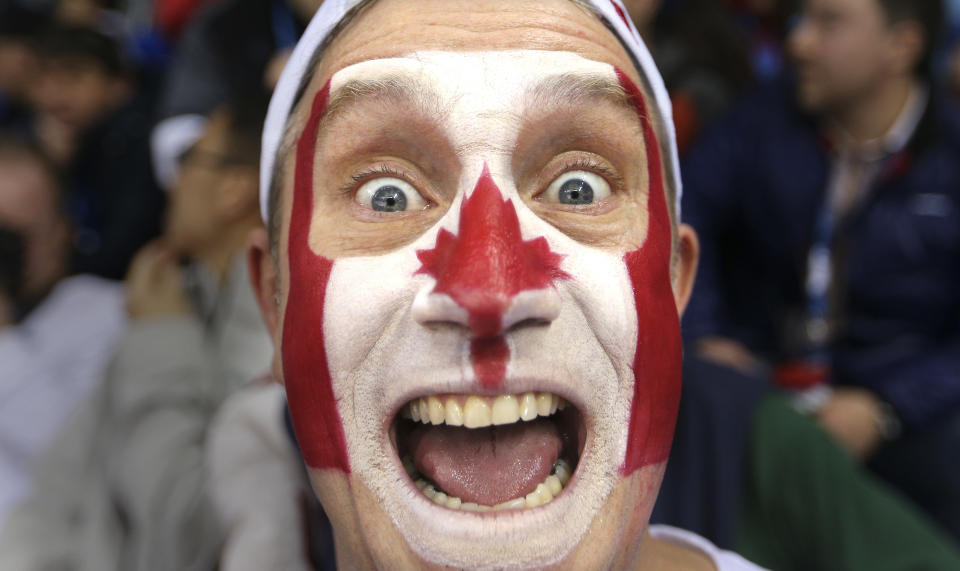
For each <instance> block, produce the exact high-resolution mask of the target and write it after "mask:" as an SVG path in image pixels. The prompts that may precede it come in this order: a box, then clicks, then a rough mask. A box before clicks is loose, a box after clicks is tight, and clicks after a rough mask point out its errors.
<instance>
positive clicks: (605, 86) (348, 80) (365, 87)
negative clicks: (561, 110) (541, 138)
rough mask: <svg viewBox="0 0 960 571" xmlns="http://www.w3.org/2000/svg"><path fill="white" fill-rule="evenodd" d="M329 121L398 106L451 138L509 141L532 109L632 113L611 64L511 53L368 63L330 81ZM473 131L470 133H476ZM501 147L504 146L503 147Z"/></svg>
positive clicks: (418, 56) (446, 54)
mask: <svg viewBox="0 0 960 571" xmlns="http://www.w3.org/2000/svg"><path fill="white" fill-rule="evenodd" d="M330 93H331V99H330V104H329V106H328V109H327V112H326V113H327V116H328V118H329V117H331V116H335V115H337V114H338V113H339V112H340V111H341V110H342V109H343V108H344V107H349V105H350V104H351V103H356V102H357V100H363V99H365V98H366V99H376V100H381V101H385V102H389V100H399V101H402V102H405V103H409V102H410V100H415V104H416V105H417V106H418V107H420V108H421V109H429V110H430V111H432V112H433V113H435V114H436V115H437V116H438V117H439V118H442V120H444V122H448V123H457V125H456V129H455V131H454V132H452V133H450V135H451V138H452V139H460V140H461V141H460V142H465V140H466V139H470V138H474V137H476V136H478V135H480V134H481V133H480V132H479V131H482V136H483V137H487V138H489V137H496V138H509V137H510V135H511V133H512V132H513V131H514V130H515V125H513V123H515V121H512V120H513V119H517V118H519V117H520V116H522V115H524V114H525V113H526V112H527V111H528V110H529V109H528V108H529V107H538V106H543V105H550V104H551V102H553V103H555V102H558V101H562V102H564V103H566V104H584V105H595V104H597V103H598V102H599V101H600V100H601V99H607V100H610V101H613V102H615V103H620V104H622V105H623V106H624V107H627V106H628V102H627V98H626V95H625V94H624V92H623V89H622V88H621V86H620V84H619V81H618V79H617V75H616V69H615V68H614V67H613V66H612V65H610V64H605V63H601V62H597V61H593V60H589V59H586V58H583V57H581V56H579V55H576V54H572V53H569V52H551V51H537V50H510V51H491V52H418V53H414V54H410V55H407V56H405V57H399V58H387V59H379V60H368V61H364V62H361V63H358V64H354V65H351V66H349V67H347V68H344V69H342V70H340V71H338V72H337V73H335V74H334V75H333V77H332V78H331V80H330ZM471 127H473V128H471ZM501 142H504V141H501Z"/></svg>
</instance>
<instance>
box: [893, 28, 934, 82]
mask: <svg viewBox="0 0 960 571" xmlns="http://www.w3.org/2000/svg"><path fill="white" fill-rule="evenodd" d="M891 33H892V38H893V64H894V66H895V67H896V70H897V71H899V72H900V73H903V74H911V73H913V70H914V69H915V68H916V67H917V64H918V63H919V62H920V58H921V57H923V51H924V49H925V48H926V45H927V38H926V35H925V34H924V33H923V28H922V27H921V26H920V24H919V23H918V22H916V21H914V20H905V21H903V22H897V23H895V24H893V26H892V29H891Z"/></svg>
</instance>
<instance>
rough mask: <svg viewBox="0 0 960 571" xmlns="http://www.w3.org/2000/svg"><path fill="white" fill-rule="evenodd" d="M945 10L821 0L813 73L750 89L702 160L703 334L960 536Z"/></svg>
mask: <svg viewBox="0 0 960 571" xmlns="http://www.w3.org/2000/svg"><path fill="white" fill-rule="evenodd" d="M942 10H943V8H942V6H941V3H940V2H936V1H927V2H913V1H906V0H808V1H807V2H805V4H804V10H803V13H802V17H801V19H800V20H799V22H798V25H797V27H796V28H795V29H794V31H793V33H792V35H791V37H790V43H789V48H790V51H791V53H792V55H793V57H794V59H795V60H796V72H797V73H796V81H795V84H777V85H774V86H771V87H769V88H767V89H763V90H760V91H759V92H758V93H756V94H754V95H751V96H750V97H748V98H747V99H746V100H745V101H743V102H742V104H741V105H739V106H738V107H737V108H736V109H735V110H734V112H733V113H732V114H731V116H730V117H729V118H728V119H727V120H725V122H724V123H723V124H721V125H719V126H718V127H717V128H716V129H714V130H712V132H711V133H709V134H708V135H707V136H706V137H705V139H704V140H703V141H701V143H700V144H699V145H698V146H697V148H695V149H694V150H693V151H692V152H691V153H690V155H689V157H688V160H687V161H686V163H685V165H684V180H685V183H686V184H685V187H686V192H685V194H684V204H683V212H684V216H685V217H686V219H687V220H688V221H689V222H690V223H691V224H692V225H693V226H694V227H695V228H696V229H697V231H698V232H699V233H700V234H701V236H702V237H703V240H702V242H703V244H704V245H705V246H704V248H703V256H702V259H701V271H700V276H699V278H700V279H699V280H698V282H697V286H696V292H695V294H694V295H693V301H692V302H691V306H690V311H689V312H688V314H687V317H686V320H685V334H686V335H687V338H688V341H689V342H690V343H692V344H693V346H694V347H695V348H696V350H698V351H699V352H700V353H701V354H702V355H704V356H706V357H708V358H710V359H712V360H714V361H716V362H720V363H724V364H726V365H729V366H733V367H735V368H738V369H741V370H747V371H749V370H756V369H757V367H762V366H764V365H766V364H769V365H770V366H772V368H773V374H774V376H775V377H776V378H777V379H778V382H779V383H780V384H781V385H782V386H785V387H788V388H790V389H792V390H794V391H796V394H797V395H798V401H797V402H798V406H800V407H801V408H803V409H804V410H806V411H808V412H810V413H811V414H814V415H815V416H816V417H817V419H818V420H819V421H820V423H821V425H822V426H823V427H824V428H825V429H826V430H827V431H828V432H830V433H831V434H832V435H833V436H834V437H835V438H836V439H837V441H838V442H839V443H840V444H842V445H843V446H844V447H845V448H846V449H847V450H848V451H849V452H850V453H851V454H852V455H854V456H855V457H857V458H861V459H863V460H865V461H867V462H868V463H869V465H870V466H871V468H873V469H874V470H875V471H876V472H877V473H878V474H879V475H881V476H882V477H884V478H885V479H887V480H888V481H889V482H890V483H892V484H894V485H895V486H896V487H898V488H900V489H901V490H902V491H903V492H905V493H906V494H907V495H908V496H909V497H910V498H912V499H913V500H914V501H915V502H917V503H918V504H919V505H920V506H922V507H923V508H924V509H925V510H926V511H927V512H928V513H929V514H931V515H932V516H933V517H934V518H936V519H937V520H938V521H939V522H940V523H941V524H942V525H943V526H944V527H945V528H946V529H948V530H949V531H950V532H951V533H952V534H953V535H954V536H955V537H958V538H960V487H958V486H957V485H956V482H957V478H958V476H960V463H958V457H957V455H956V454H955V451H956V450H957V449H958V447H960V296H958V294H957V292H958V291H960V219H958V216H960V167H958V164H957V161H956V160H955V157H956V156H958V153H960V115H958V113H957V111H956V109H954V108H953V107H952V105H951V104H950V103H948V102H946V101H944V100H941V99H940V98H938V97H937V96H936V95H935V94H934V93H933V90H932V84H931V75H930V70H931V60H932V53H933V50H934V48H935V46H936V45H937V38H938V36H939V28H940V25H941V23H942V20H943V18H942ZM830 387H833V388H832V390H831V389H830Z"/></svg>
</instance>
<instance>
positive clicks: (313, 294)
mask: <svg viewBox="0 0 960 571" xmlns="http://www.w3.org/2000/svg"><path fill="white" fill-rule="evenodd" d="M329 95H330V84H329V82H328V83H327V85H325V86H324V87H323V89H321V90H320V91H319V92H318V93H317V95H316V97H315V99H314V101H313V106H312V107H311V110H310V117H309V118H308V119H307V124H306V127H305V128H304V130H303V134H302V135H301V136H300V140H299V142H298V143H297V162H296V170H295V171H294V182H293V205H292V207H291V208H292V210H291V213H290V234H289V241H288V246H287V249H288V251H289V263H290V280H289V281H290V291H289V293H288V294H287V305H286V308H287V310H286V313H285V315H284V319H283V340H282V343H283V378H284V386H285V387H286V391H287V400H288V402H289V404H290V416H291V418H292V420H293V426H294V431H295V432H296V434H297V443H298V444H299V446H300V451H301V453H302V454H303V458H304V460H305V461H306V463H307V465H309V466H312V467H314V468H334V469H337V470H343V471H344V472H347V473H349V472H350V463H349V462H348V460H347V447H346V442H345V440H344V435H343V425H342V423H341V421H340V414H339V412H338V411H337V406H336V400H335V399H334V395H333V386H332V384H331V382H330V369H329V367H328V365H327V352H326V346H327V344H326V343H325V341H324V334H323V316H324V303H325V299H326V293H327V284H328V282H329V279H330V271H331V270H332V268H333V262H332V261H331V260H328V259H326V258H324V257H322V256H318V255H316V254H314V253H313V252H312V251H311V250H310V245H309V243H308V237H309V235H310V222H311V220H312V218H313V202H314V199H313V166H314V157H315V155H316V145H317V132H318V130H319V127H320V120H321V119H322V118H323V114H324V112H325V111H326V108H327V101H328V100H329Z"/></svg>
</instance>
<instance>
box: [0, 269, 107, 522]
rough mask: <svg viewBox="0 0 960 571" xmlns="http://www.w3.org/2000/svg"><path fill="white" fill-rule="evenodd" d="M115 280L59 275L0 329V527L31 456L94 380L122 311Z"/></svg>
mask: <svg viewBox="0 0 960 571" xmlns="http://www.w3.org/2000/svg"><path fill="white" fill-rule="evenodd" d="M123 303H124V296H123V288H122V286H121V285H119V284H117V283H114V282H109V281H106V280H102V279H100V278H95V277H91V276H78V277H73V278H68V279H66V280H63V281H62V282H60V284H58V285H57V286H56V288H54V290H53V291H52V292H51V293H50V295H49V296H47V298H46V299H45V300H44V301H43V303H41V304H40V305H39V306H38V307H37V308H36V309H34V310H33V311H32V312H31V313H30V315H28V316H27V318H26V319H25V320H24V321H23V322H21V323H20V324H19V325H16V326H12V327H7V328H5V329H0V527H2V526H3V522H4V521H5V520H6V518H7V516H8V514H9V513H10V511H12V510H13V508H14V507H15V506H16V505H17V503H19V502H20V501H21V500H23V499H24V497H25V496H26V495H27V493H28V492H29V489H30V471H31V466H32V464H33V461H34V460H35V459H36V457H37V456H38V455H39V454H40V453H41V452H42V451H43V450H44V448H46V446H48V445H49V444H50V443H51V441H52V440H53V438H54V437H55V436H56V435H57V433H58V432H59V431H60V430H61V428H62V427H63V425H64V423H65V422H66V420H67V419H68V418H69V417H70V415H71V413H72V412H73V411H74V410H75V408H76V406H77V405H78V404H80V403H81V402H82V401H83V400H84V399H85V398H86V396H87V395H88V394H89V393H90V391H91V390H92V389H93V388H94V387H95V386H97V384H99V383H100V382H101V381H102V379H103V377H104V373H105V370H106V367H107V364H108V363H109V361H110V359H111V357H112V356H113V351H114V345H115V344H116V341H117V340H118V339H119V337H120V334H121V332H122V330H123V327H124V324H125V321H126V318H125V311H124V306H123Z"/></svg>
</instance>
